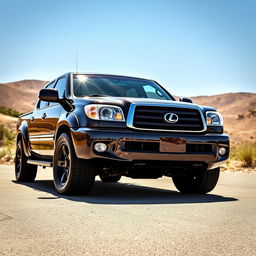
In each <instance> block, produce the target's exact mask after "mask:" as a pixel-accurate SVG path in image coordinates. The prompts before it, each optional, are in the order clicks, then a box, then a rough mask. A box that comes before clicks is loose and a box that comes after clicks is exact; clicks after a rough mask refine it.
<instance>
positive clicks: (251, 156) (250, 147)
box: [237, 143, 256, 167]
mask: <svg viewBox="0 0 256 256" xmlns="http://www.w3.org/2000/svg"><path fill="white" fill-rule="evenodd" d="M237 156H238V158H239V160H241V161H242V162H243V166H244V167H254V163H255V161H256V145H255V144H254V143H246V144H243V145H241V146H239V147H238V148H237Z"/></svg>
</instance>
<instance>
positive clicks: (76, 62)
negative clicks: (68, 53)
mask: <svg viewBox="0 0 256 256" xmlns="http://www.w3.org/2000/svg"><path fill="white" fill-rule="evenodd" d="M76 73H77V50H76Z"/></svg>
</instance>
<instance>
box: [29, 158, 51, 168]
mask: <svg viewBox="0 0 256 256" xmlns="http://www.w3.org/2000/svg"><path fill="white" fill-rule="evenodd" d="M27 163H28V164H33V165H40V166H45V167H52V162H46V161H39V160H32V159H28V160H27Z"/></svg>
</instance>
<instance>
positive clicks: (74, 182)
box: [53, 133, 95, 195]
mask: <svg viewBox="0 0 256 256" xmlns="http://www.w3.org/2000/svg"><path fill="white" fill-rule="evenodd" d="M53 178H54V185H55V188H56V190H57V191H58V192H59V193H60V194H65V195H78V194H88V193H89V192H90V191H91V189H92V187H93V183H94V180H95V169H94V165H92V164H91V163H90V162H89V161H86V160H83V159H79V158H77V157H76V154H75V150H74V147H73V144H72V140H71V138H70V136H69V135H68V134H66V133H63V134H61V135H60V137H59V138H58V140H57V143H56V147H55V151H54V161H53Z"/></svg>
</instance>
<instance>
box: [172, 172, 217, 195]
mask: <svg viewBox="0 0 256 256" xmlns="http://www.w3.org/2000/svg"><path fill="white" fill-rule="evenodd" d="M219 174H220V168H216V169H213V170H202V171H198V172H193V171H192V172H187V173H185V174H184V175H180V176H173V177H172V180H173V183H174V185H175V187H176V188H177V189H178V190H179V191H180V192H181V193H184V194H205V193H208V192H210V191H212V190H213V189H214V188H215V186H216V184H217V182H218V179H219Z"/></svg>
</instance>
